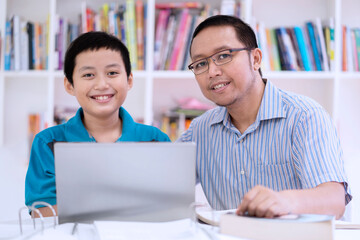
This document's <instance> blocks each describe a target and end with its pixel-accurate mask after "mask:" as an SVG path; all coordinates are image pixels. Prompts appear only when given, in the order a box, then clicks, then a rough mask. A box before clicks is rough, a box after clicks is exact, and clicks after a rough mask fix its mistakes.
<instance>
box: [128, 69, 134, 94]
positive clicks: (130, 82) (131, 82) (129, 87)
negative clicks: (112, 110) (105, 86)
mask: <svg viewBox="0 0 360 240" xmlns="http://www.w3.org/2000/svg"><path fill="white" fill-rule="evenodd" d="M133 80H134V77H133V74H132V73H130V75H129V77H128V90H130V89H131V88H132V86H133Z"/></svg>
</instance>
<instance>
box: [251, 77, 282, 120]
mask: <svg viewBox="0 0 360 240" xmlns="http://www.w3.org/2000/svg"><path fill="white" fill-rule="evenodd" d="M285 116H286V114H285V110H284V106H283V101H282V96H281V92H280V91H279V89H278V88H277V87H275V85H273V84H272V83H271V82H270V81H268V80H266V86H265V91H264V95H263V98H262V100H261V104H260V108H259V111H258V115H257V117H256V121H259V122H260V121H262V120H268V119H274V118H285Z"/></svg>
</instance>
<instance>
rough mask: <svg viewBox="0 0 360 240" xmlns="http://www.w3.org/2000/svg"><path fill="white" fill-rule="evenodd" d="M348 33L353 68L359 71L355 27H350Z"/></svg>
mask: <svg viewBox="0 0 360 240" xmlns="http://www.w3.org/2000/svg"><path fill="white" fill-rule="evenodd" d="M350 34H351V35H350V38H351V55H352V57H353V62H354V68H355V70H356V71H359V70H360V67H359V61H360V59H358V55H357V50H356V37H355V29H352V30H351V32H350Z"/></svg>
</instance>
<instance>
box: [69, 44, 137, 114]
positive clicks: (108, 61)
mask: <svg viewBox="0 0 360 240" xmlns="http://www.w3.org/2000/svg"><path fill="white" fill-rule="evenodd" d="M132 84H133V76H132V74H130V76H129V79H128V78H127V75H126V70H125V66H124V61H123V60H122V57H121V54H120V53H119V52H117V51H113V50H109V49H105V48H101V49H99V50H94V51H90V50H88V51H85V52H82V53H80V54H79V55H77V57H76V59H75V68H74V73H73V86H72V85H71V84H70V83H69V81H68V80H67V79H66V78H65V80H64V85H65V89H66V91H67V92H68V93H69V94H71V95H73V96H75V97H76V99H77V101H78V102H79V104H80V106H81V107H82V108H83V111H84V116H85V117H91V118H96V119H108V118H111V117H118V113H119V108H120V106H121V105H122V104H123V103H124V101H125V98H126V95H127V92H128V90H130V89H131V87H132Z"/></svg>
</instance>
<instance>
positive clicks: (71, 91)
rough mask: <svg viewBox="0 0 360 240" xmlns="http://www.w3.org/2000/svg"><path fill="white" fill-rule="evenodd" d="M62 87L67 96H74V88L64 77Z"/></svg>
mask: <svg viewBox="0 0 360 240" xmlns="http://www.w3.org/2000/svg"><path fill="white" fill-rule="evenodd" d="M64 87H65V90H66V92H67V93H68V94H70V95H73V96H74V95H75V94H74V87H73V85H72V84H71V83H70V82H69V80H68V79H67V77H64Z"/></svg>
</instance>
